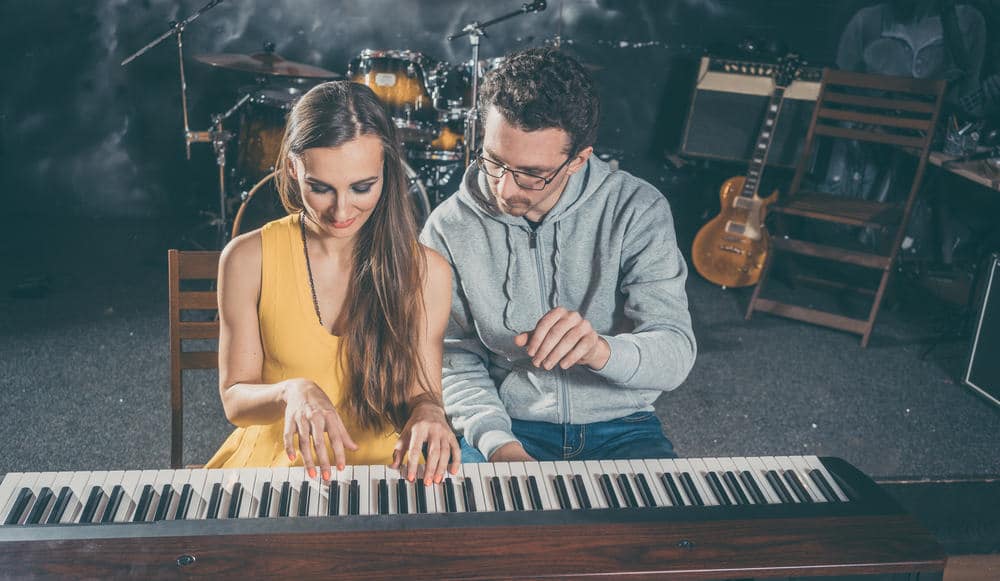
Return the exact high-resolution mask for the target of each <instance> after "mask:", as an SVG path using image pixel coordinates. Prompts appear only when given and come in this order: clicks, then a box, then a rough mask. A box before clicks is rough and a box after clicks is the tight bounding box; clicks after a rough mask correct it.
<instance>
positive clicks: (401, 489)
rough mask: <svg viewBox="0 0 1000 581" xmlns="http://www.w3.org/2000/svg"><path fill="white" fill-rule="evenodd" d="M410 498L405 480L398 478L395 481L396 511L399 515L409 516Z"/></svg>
mask: <svg viewBox="0 0 1000 581" xmlns="http://www.w3.org/2000/svg"><path fill="white" fill-rule="evenodd" d="M409 499H410V496H409V494H407V490H406V479H405V478H400V479H399V480H397V481H396V510H397V511H398V512H399V514H409V512H410V500H409Z"/></svg>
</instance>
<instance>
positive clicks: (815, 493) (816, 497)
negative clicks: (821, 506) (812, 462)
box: [788, 456, 830, 502]
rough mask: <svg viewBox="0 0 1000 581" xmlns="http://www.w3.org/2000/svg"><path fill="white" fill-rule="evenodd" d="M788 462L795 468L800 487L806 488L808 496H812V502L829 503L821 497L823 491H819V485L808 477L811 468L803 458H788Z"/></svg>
mask: <svg viewBox="0 0 1000 581" xmlns="http://www.w3.org/2000/svg"><path fill="white" fill-rule="evenodd" d="M788 460H789V461H790V462H791V463H792V466H794V467H795V472H796V474H798V475H799V481H801V482H802V485H803V486H805V487H806V490H808V491H809V495H810V496H812V498H813V502H830V501H829V500H827V499H826V497H825V496H823V491H822V490H820V489H819V485H818V484H816V483H815V482H813V479H812V478H811V477H810V476H809V471H810V470H812V467H811V466H809V463H808V462H806V459H805V457H804V456H789V457H788Z"/></svg>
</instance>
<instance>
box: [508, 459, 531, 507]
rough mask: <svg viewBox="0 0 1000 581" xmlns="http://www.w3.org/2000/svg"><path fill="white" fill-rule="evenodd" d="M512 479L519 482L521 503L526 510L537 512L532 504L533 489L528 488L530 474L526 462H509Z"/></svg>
mask: <svg viewBox="0 0 1000 581" xmlns="http://www.w3.org/2000/svg"><path fill="white" fill-rule="evenodd" d="M507 467H508V468H509V469H510V478H511V480H513V481H517V486H518V489H519V490H520V491H521V502H522V504H523V505H524V510H535V505H534V504H532V502H531V489H530V488H528V472H527V469H526V468H525V465H524V462H509V463H508V464H507Z"/></svg>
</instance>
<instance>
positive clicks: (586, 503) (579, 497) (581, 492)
mask: <svg viewBox="0 0 1000 581" xmlns="http://www.w3.org/2000/svg"><path fill="white" fill-rule="evenodd" d="M573 493H574V494H576V501H577V503H578V504H579V505H580V508H594V506H593V505H592V504H590V495H588V494H587V485H586V484H584V483H583V476H580V475H579V474H575V475H573Z"/></svg>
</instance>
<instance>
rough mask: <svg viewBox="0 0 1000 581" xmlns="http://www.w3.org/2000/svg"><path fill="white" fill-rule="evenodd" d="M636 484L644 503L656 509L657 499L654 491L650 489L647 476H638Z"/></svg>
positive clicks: (636, 476)
mask: <svg viewBox="0 0 1000 581" xmlns="http://www.w3.org/2000/svg"><path fill="white" fill-rule="evenodd" d="M635 484H636V488H638V489H639V496H641V497H642V503H643V504H644V505H645V506H646V507H648V508H656V497H654V496H653V490H652V489H650V488H649V482H647V481H646V475H645V474H636V475H635Z"/></svg>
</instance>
